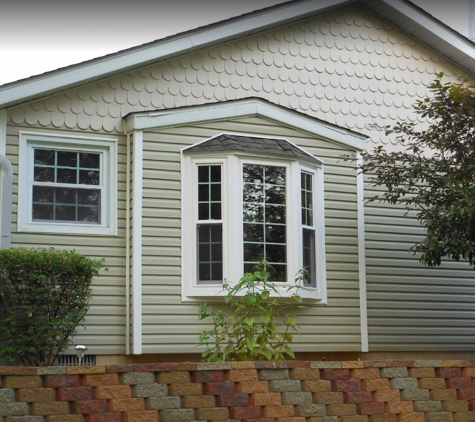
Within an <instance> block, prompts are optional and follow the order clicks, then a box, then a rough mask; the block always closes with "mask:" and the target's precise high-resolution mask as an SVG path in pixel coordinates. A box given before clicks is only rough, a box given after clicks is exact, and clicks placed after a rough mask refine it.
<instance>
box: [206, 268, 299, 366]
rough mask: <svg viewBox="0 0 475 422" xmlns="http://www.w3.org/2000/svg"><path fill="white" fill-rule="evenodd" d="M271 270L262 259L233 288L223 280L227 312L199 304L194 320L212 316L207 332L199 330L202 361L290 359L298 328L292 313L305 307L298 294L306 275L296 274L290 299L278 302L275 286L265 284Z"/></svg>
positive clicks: (290, 288) (292, 355)
mask: <svg viewBox="0 0 475 422" xmlns="http://www.w3.org/2000/svg"><path fill="white" fill-rule="evenodd" d="M272 270H273V269H272V267H271V266H270V265H269V264H268V263H267V262H265V261H261V263H260V264H259V266H258V267H257V268H256V271H254V272H252V273H245V274H244V275H243V276H242V278H241V279H240V281H239V282H238V283H237V284H236V285H235V286H232V285H231V284H229V283H226V282H225V283H224V284H223V290H224V291H226V292H227V294H226V297H225V302H226V304H227V305H228V309H229V311H227V310H223V309H221V308H216V307H213V306H211V305H209V304H207V303H204V304H202V305H201V306H200V310H199V319H200V320H203V319H206V318H209V317H211V318H212V321H213V322H212V324H213V327H212V329H211V330H204V331H203V332H202V333H201V335H200V338H199V342H200V344H204V345H205V346H206V350H205V351H204V352H203V353H202V357H203V358H204V359H206V360H208V361H213V362H224V361H230V360H264V359H267V360H284V359H285V358H286V357H287V356H288V357H291V358H295V355H294V353H293V351H292V349H291V348H290V343H292V341H293V338H294V336H293V333H299V329H298V325H297V317H296V315H295V314H294V313H293V312H292V311H293V310H295V309H296V308H304V307H305V306H303V305H302V298H301V297H300V296H299V294H298V293H299V289H300V288H301V287H300V286H301V285H302V282H303V278H304V276H305V271H304V270H301V271H300V272H299V273H298V274H297V277H296V278H295V284H294V285H292V286H290V287H289V288H288V291H291V293H292V294H291V296H290V297H289V298H285V299H283V298H280V297H279V296H280V294H279V289H278V287H277V286H276V284H275V283H273V282H271V281H269V276H270V271H272Z"/></svg>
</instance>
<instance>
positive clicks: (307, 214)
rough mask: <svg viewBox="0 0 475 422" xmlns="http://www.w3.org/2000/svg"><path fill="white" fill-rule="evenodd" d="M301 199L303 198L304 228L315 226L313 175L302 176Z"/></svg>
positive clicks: (304, 174)
mask: <svg viewBox="0 0 475 422" xmlns="http://www.w3.org/2000/svg"><path fill="white" fill-rule="evenodd" d="M301 183H302V187H301V198H302V224H303V225H304V226H310V227H312V226H313V198H312V196H313V192H312V175H310V174H308V173H302V175H301Z"/></svg>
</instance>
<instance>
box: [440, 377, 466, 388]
mask: <svg viewBox="0 0 475 422" xmlns="http://www.w3.org/2000/svg"><path fill="white" fill-rule="evenodd" d="M445 388H453V389H458V390H461V389H469V388H472V379H471V378H448V379H446V380H445Z"/></svg>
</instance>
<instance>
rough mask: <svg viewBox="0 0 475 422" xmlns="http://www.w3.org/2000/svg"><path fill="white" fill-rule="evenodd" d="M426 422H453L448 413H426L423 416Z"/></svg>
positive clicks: (450, 414)
mask: <svg viewBox="0 0 475 422" xmlns="http://www.w3.org/2000/svg"><path fill="white" fill-rule="evenodd" d="M425 416H426V422H453V416H452V413H450V412H428V413H426V414H425Z"/></svg>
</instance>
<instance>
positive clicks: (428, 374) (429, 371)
mask: <svg viewBox="0 0 475 422" xmlns="http://www.w3.org/2000/svg"><path fill="white" fill-rule="evenodd" d="M409 376H410V377H411V378H435V369H434V368H409Z"/></svg>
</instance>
